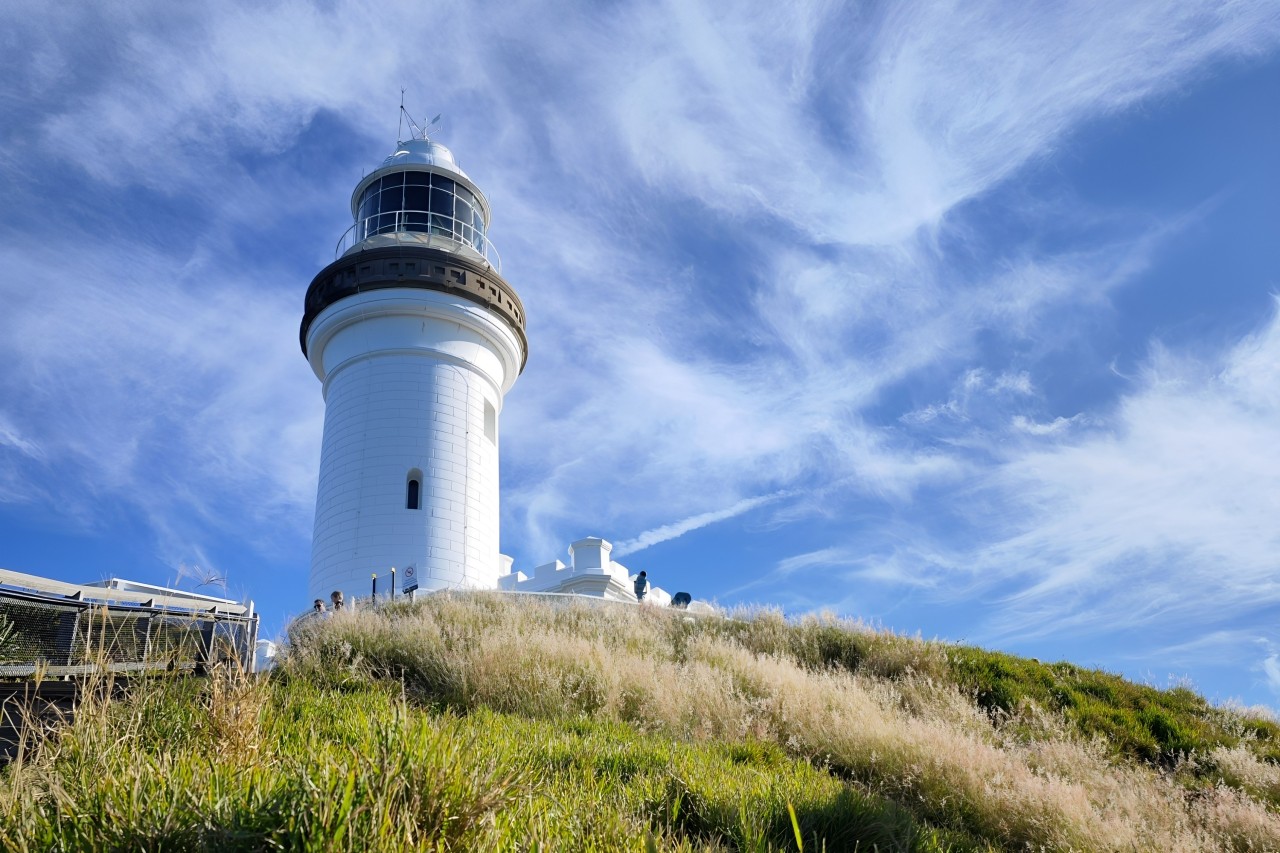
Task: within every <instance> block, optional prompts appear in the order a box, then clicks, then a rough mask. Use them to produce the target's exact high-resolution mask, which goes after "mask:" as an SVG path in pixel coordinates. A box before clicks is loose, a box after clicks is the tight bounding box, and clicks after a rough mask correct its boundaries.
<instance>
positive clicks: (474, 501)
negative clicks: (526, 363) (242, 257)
mask: <svg viewBox="0 0 1280 853" xmlns="http://www.w3.org/2000/svg"><path fill="white" fill-rule="evenodd" d="M463 302H464V300H459V299H456V298H452V297H448V296H447V295H445V294H438V293H435V292H432V291H417V290H412V291H411V290H408V289H405V290H399V289H393V290H384V291H374V292H371V293H368V294H360V295H358V296H355V297H350V298H348V299H344V300H342V301H341V302H339V303H336V304H335V305H333V306H330V308H329V309H326V311H325V312H324V313H322V314H321V315H320V316H319V317H318V318H317V319H316V320H315V321H314V322H313V324H312V327H311V332H310V335H309V339H308V352H309V354H310V355H311V360H312V366H313V368H314V369H315V370H316V373H317V375H318V376H320V377H321V378H322V379H323V380H324V394H325V424H324V439H323V443H322V447H321V457H320V480H319V485H318V489H317V497H316V517H315V531H314V537H313V541H312V561H311V581H310V592H309V595H310V597H312V598H325V599H326V600H327V598H328V595H329V593H330V592H331V591H332V590H335V589H340V590H342V591H343V593H344V594H345V595H346V596H348V597H353V596H365V595H368V594H369V591H370V576H371V574H373V573H375V572H376V573H377V575H378V580H379V592H380V593H386V592H387V591H388V588H387V584H388V583H389V582H390V571H391V567H392V566H395V567H396V570H397V571H396V582H397V585H398V586H399V585H403V582H404V578H405V569H406V568H407V567H409V566H413V567H414V571H415V574H416V576H417V581H418V585H419V588H420V589H423V590H430V589H441V588H446V587H479V588H494V587H496V586H497V582H498V575H499V554H498V532H499V531H498V443H497V439H498V434H497V430H496V425H497V420H498V418H497V415H498V414H499V413H500V412H501V411H502V393H503V392H504V391H505V390H506V388H508V387H510V383H511V382H512V381H514V378H515V376H514V373H515V372H518V366H517V367H516V368H515V371H513V372H512V373H511V375H510V376H508V370H507V367H508V365H511V364H518V362H514V359H515V358H518V355H519V350H518V343H517V342H515V339H514V337H510V340H505V339H502V338H501V337H500V335H498V334H497V333H496V332H495V331H494V329H493V328H490V327H497V326H499V325H500V323H499V321H496V320H493V319H491V318H490V317H488V316H484V315H486V314H487V312H484V309H482V308H480V307H479V306H471V305H469V304H462V303H463ZM478 314H479V315H481V316H477V315H478ZM499 331H501V329H499ZM495 337H496V338H498V339H497V340H494V338H495ZM486 402H487V403H488V404H489V405H490V406H491V407H492V409H493V421H492V423H493V426H494V427H495V429H493V430H491V431H490V432H491V433H492V437H490V435H486V428H485V427H486V423H485V404H486ZM411 471H418V472H421V474H422V478H421V493H420V504H419V507H420V508H419V509H409V508H408V507H407V506H406V500H407V487H408V480H409V475H410V472H411Z"/></svg>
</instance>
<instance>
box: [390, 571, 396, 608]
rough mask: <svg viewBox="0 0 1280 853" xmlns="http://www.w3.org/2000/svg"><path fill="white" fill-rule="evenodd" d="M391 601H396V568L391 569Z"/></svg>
mask: <svg viewBox="0 0 1280 853" xmlns="http://www.w3.org/2000/svg"><path fill="white" fill-rule="evenodd" d="M391 600H392V601H395V600H396V567H395V566H392V567H391Z"/></svg>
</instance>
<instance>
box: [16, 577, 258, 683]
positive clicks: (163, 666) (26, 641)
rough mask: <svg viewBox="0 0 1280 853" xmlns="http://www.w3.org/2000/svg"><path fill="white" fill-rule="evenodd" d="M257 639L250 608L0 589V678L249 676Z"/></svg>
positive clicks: (255, 622) (256, 618) (255, 626)
mask: <svg viewBox="0 0 1280 853" xmlns="http://www.w3.org/2000/svg"><path fill="white" fill-rule="evenodd" d="M257 639H258V617H257V615H256V614H254V613H252V611H248V612H245V613H242V614H233V613H228V612H226V611H225V610H219V609H218V608H217V607H214V608H210V609H209V610H199V609H188V608H175V607H171V606H162V607H157V606H154V605H151V606H149V605H148V604H145V603H144V604H126V603H118V602H114V603H103V602H98V601H87V600H77V599H74V598H70V597H68V596H62V595H57V594H53V593H48V592H41V591H37V590H27V589H14V588H7V587H0V678H30V677H32V676H36V675H39V676H41V677H53V678H58V677H65V676H74V675H87V674H91V673H94V672H146V671H172V670H196V671H199V670H204V669H208V668H209V667H211V666H213V665H215V664H218V663H228V662H229V663H233V664H234V665H236V666H240V667H242V668H243V669H244V670H245V671H249V672H252V671H253V666H254V652H255V647H256V644H257Z"/></svg>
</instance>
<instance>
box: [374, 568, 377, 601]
mask: <svg viewBox="0 0 1280 853" xmlns="http://www.w3.org/2000/svg"><path fill="white" fill-rule="evenodd" d="M373 603H374V604H377V603H378V573H377V572H374V573H373Z"/></svg>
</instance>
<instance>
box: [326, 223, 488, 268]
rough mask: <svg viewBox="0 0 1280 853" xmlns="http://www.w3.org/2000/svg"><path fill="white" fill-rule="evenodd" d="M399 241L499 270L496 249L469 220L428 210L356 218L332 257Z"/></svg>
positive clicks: (339, 241) (399, 242)
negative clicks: (440, 251)
mask: <svg viewBox="0 0 1280 853" xmlns="http://www.w3.org/2000/svg"><path fill="white" fill-rule="evenodd" d="M400 244H411V245H415V246H427V247H430V248H433V249H443V250H445V251H447V252H455V253H457V254H460V255H463V256H464V257H467V258H469V259H470V260H472V261H476V262H479V263H481V264H483V265H485V266H487V267H489V268H490V269H492V270H494V271H495V272H500V271H501V270H502V259H501V258H500V257H499V256H498V250H497V249H496V248H494V245H493V243H492V242H490V241H489V238H488V237H486V236H485V235H484V232H483V231H481V230H480V229H479V228H475V227H474V226H473V225H472V222H471V221H470V220H467V221H464V220H461V219H458V218H455V217H453V216H448V215H445V214H443V213H433V212H431V211H429V210H396V211H390V212H387V213H376V214H374V215H372V216H367V217H365V218H363V219H360V220H357V221H356V223H355V224H354V225H352V226H351V227H350V228H348V229H347V231H346V233H345V234H343V235H342V237H341V238H340V239H339V240H338V245H337V248H336V249H335V251H334V258H335V259H337V258H341V257H343V256H345V255H349V254H351V253H353V252H361V251H365V250H366V249H375V248H382V247H384V246H395V245H400Z"/></svg>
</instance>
